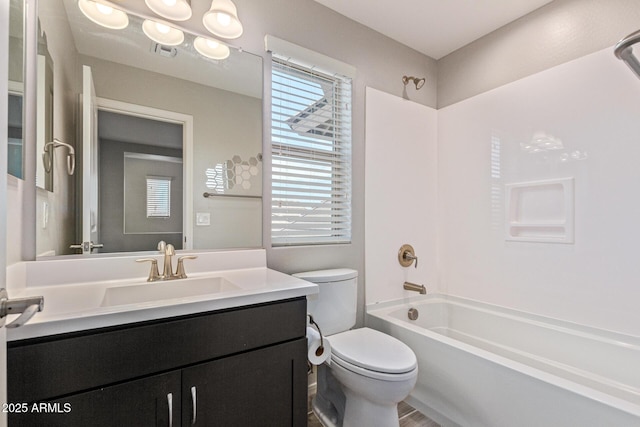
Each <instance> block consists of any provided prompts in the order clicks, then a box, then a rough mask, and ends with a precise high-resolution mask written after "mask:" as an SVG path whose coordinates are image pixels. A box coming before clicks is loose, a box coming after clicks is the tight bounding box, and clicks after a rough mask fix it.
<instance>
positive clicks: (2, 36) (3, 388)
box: [0, 1, 10, 427]
mask: <svg viewBox="0 0 640 427" xmlns="http://www.w3.org/2000/svg"><path fill="white" fill-rule="evenodd" d="M9 3H10V2H9V1H2V2H0V46H4V47H5V49H0V129H1V130H2V131H1V133H0V135H1V136H0V289H4V288H6V281H7V268H6V264H7V182H8V179H7V162H8V161H9V159H8V154H7V145H8V142H9V141H8V133H7V129H8V117H7V116H8V114H9V111H8V109H9V108H8V98H9V96H8V95H9V49H8V47H9V7H10V5H9ZM5 320H6V319H1V320H0V406H1V405H2V404H4V403H8V402H7V329H6V328H5V327H4V323H5ZM6 426H7V414H6V413H4V412H3V411H0V427H6Z"/></svg>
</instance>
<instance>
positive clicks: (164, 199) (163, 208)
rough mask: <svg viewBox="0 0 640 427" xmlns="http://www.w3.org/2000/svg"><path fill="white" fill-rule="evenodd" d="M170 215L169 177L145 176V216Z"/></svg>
mask: <svg viewBox="0 0 640 427" xmlns="http://www.w3.org/2000/svg"><path fill="white" fill-rule="evenodd" d="M170 216H171V177H164V176H148V177H147V218H169V217H170Z"/></svg>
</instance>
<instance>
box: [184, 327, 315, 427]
mask: <svg viewBox="0 0 640 427" xmlns="http://www.w3.org/2000/svg"><path fill="white" fill-rule="evenodd" d="M306 348H307V346H306V339H305V338H301V339H298V340H295V341H292V342H289V343H285V344H280V345H276V346H272V347H267V348H264V349H261V350H255V351H251V352H247V353H243V354H240V355H237V356H231V357H226V358H223V359H219V360H216V361H213V362H209V363H204V364H201V365H197V366H194V367H192V368H188V369H184V370H183V371H182V399H183V406H182V425H183V426H185V427H186V426H216V427H227V426H228V427H239V426H251V427H260V426H274V427H276V426H277V427H286V426H292V427H294V426H295V427H297V426H304V425H306V422H307V421H306V412H307V411H306V405H307V362H306V361H307V355H306Z"/></svg>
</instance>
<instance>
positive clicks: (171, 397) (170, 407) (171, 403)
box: [167, 393, 173, 427]
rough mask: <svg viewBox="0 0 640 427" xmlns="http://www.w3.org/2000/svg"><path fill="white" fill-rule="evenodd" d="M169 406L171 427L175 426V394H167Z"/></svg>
mask: <svg viewBox="0 0 640 427" xmlns="http://www.w3.org/2000/svg"><path fill="white" fill-rule="evenodd" d="M167 406H168V407H169V427H173V394H172V393H169V394H167Z"/></svg>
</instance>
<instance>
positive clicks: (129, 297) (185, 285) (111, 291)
mask: <svg viewBox="0 0 640 427" xmlns="http://www.w3.org/2000/svg"><path fill="white" fill-rule="evenodd" d="M238 289H240V288H239V287H238V286H236V285H234V284H233V283H231V282H229V281H228V280H226V279H224V278H223V277H200V278H193V279H178V280H170V281H158V282H149V283H146V284H141V285H133V286H117V287H113V288H107V289H106V290H105V292H104V298H103V299H102V304H100V305H101V307H112V306H116V305H124V304H137V303H144V302H152V301H160V300H168V299H175V298H187V297H194V296H200V295H209V294H217V293H221V292H229V291H235V290H238Z"/></svg>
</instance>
